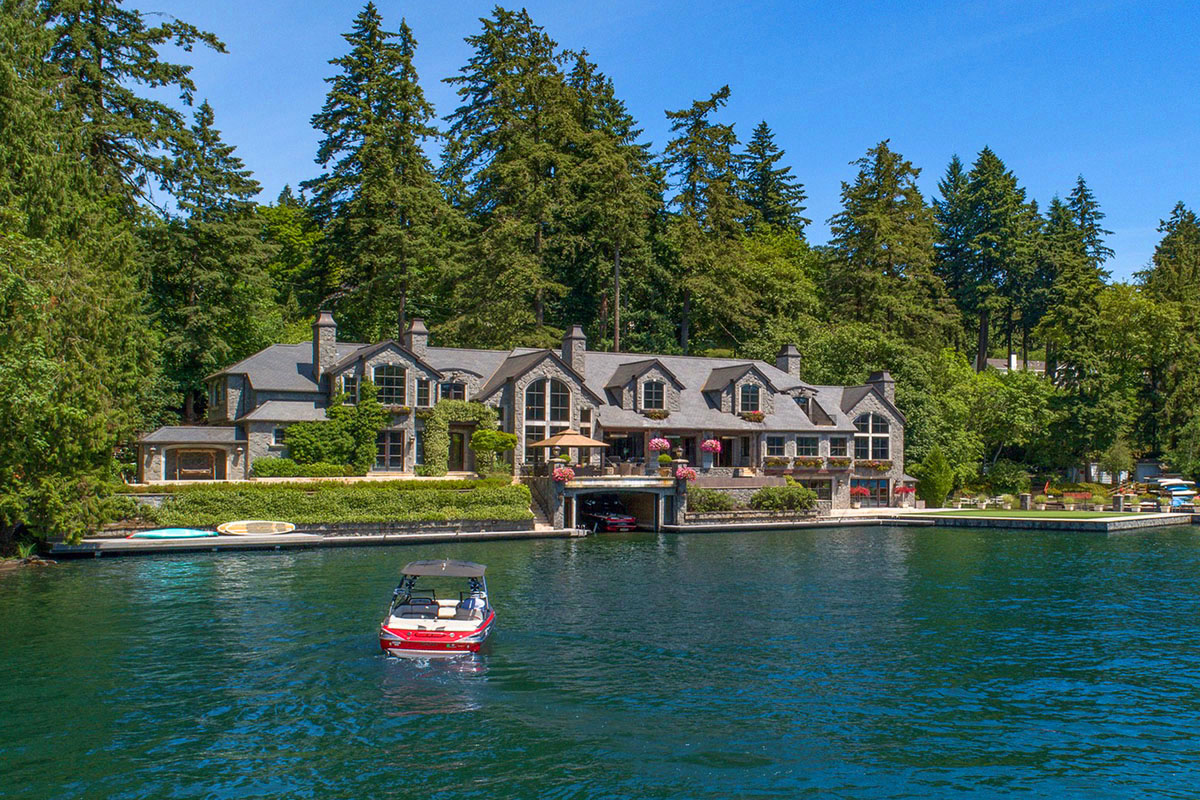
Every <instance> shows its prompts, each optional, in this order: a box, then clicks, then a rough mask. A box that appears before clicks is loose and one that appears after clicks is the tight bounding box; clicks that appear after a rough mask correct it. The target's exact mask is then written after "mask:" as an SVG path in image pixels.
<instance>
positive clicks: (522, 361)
mask: <svg viewBox="0 0 1200 800" xmlns="http://www.w3.org/2000/svg"><path fill="white" fill-rule="evenodd" d="M546 359H551V360H552V361H554V363H555V364H556V365H557V366H558V368H559V369H561V370H562V371H563V372H565V373H566V374H567V375H570V376H571V377H572V378H574V379H575V380H576V381H578V382H579V385H580V387H582V388H583V391H585V392H587V394H588V395H589V396H590V397H591V398H592V400H593V401H595V402H596V403H597V404H599V405H603V404H604V403H605V400H604V399H603V398H601V397H599V396H597V394H596V393H595V392H593V391H592V390H591V389H590V388H589V387H588V385H587V381H586V380H584V377H583V376H582V375H580V374H579V373H578V372H576V371H575V370H573V369H571V367H570V366H569V365H568V364H567V362H565V361H563V360H562V358H561V357H560V356H559V355H558V354H557V353H555V352H554V351H553V350H533V351H531V352H528V353H516V352H515V351H514V353H513V354H512V355H510V356H509V357H508V358H506V359H505V360H504V363H503V364H501V365H500V367H499V369H497V370H496V371H495V372H494V373H492V377H490V378H488V381H487V383H486V384H484V386H483V388H482V389H480V390H479V393H478V394H477V395H476V396H475V399H477V400H485V399H487V398H488V397H490V396H491V395H493V394H495V393H496V392H498V391H499V390H500V389H501V388H502V387H503V386H504V384H506V383H508V382H509V381H510V380H516V379H517V378H519V377H521V376H522V375H524V374H525V373H527V372H529V370H531V369H533V368H534V367H536V366H537V365H538V364H541V363H542V362H543V361H545V360H546Z"/></svg>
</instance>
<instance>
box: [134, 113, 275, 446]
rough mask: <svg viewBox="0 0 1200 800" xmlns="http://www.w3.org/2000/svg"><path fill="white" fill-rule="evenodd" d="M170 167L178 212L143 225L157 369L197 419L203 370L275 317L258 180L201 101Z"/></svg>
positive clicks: (263, 336) (250, 340)
mask: <svg viewBox="0 0 1200 800" xmlns="http://www.w3.org/2000/svg"><path fill="white" fill-rule="evenodd" d="M189 141H190V142H192V146H191V147H189V149H188V150H186V151H184V152H182V153H180V154H179V155H178V157H177V158H176V160H175V163H174V165H173V167H172V170H171V173H170V179H171V181H172V183H173V184H174V185H175V186H176V187H177V188H176V202H177V204H178V211H177V212H176V213H174V214H172V215H170V216H169V217H168V218H167V220H166V221H164V222H161V223H157V224H152V225H150V226H148V227H147V229H146V231H145V240H146V244H147V250H148V251H149V252H148V256H149V259H150V264H151V273H150V275H151V295H152V298H153V301H154V305H155V307H156V309H157V314H158V319H159V323H160V324H161V326H162V329H163V333H164V339H163V359H164V362H165V363H164V373H165V376H166V377H167V379H168V380H170V381H171V383H172V385H173V388H174V389H175V391H176V392H178V393H179V395H181V400H182V407H183V416H184V418H185V419H186V420H187V421H189V422H195V421H196V420H197V417H198V411H197V409H198V405H199V403H198V401H202V399H203V396H204V395H203V390H204V378H205V376H207V375H209V374H211V373H212V372H214V371H216V370H218V369H220V368H222V367H225V366H227V365H229V364H230V363H232V362H234V361H236V360H238V359H240V358H244V357H246V356H248V355H251V354H252V353H254V352H255V351H257V350H259V349H261V348H263V347H265V346H266V345H268V344H271V343H272V342H273V341H276V337H277V336H278V335H279V331H280V320H279V316H278V312H277V309H276V307H275V306H274V304H273V303H272V302H271V299H270V298H271V289H270V282H269V280H268V277H267V274H266V272H265V270H264V266H265V264H266V262H267V260H268V259H269V258H270V256H271V253H270V252H269V251H268V250H267V248H266V246H265V245H264V243H263V242H262V239H261V228H260V225H259V222H258V220H257V218H256V215H255V206H254V201H253V199H252V198H253V197H254V195H256V194H257V193H258V190H259V187H258V183H257V182H256V181H255V180H254V179H253V178H252V177H251V176H250V172H249V170H247V169H245V167H244V166H243V164H242V161H241V159H239V158H238V157H237V156H236V155H234V148H233V147H232V146H231V145H227V144H225V143H224V142H222V141H221V135H220V131H218V130H217V129H216V128H214V127H213V111H212V107H211V106H209V105H208V103H207V102H205V103H202V104H201V105H200V107H199V108H198V109H197V110H196V114H195V123H194V125H193V126H192V129H191V135H190V137H189Z"/></svg>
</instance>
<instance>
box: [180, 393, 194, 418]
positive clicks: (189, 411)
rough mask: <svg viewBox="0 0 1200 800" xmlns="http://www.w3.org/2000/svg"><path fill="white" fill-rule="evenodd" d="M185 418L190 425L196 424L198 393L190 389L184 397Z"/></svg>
mask: <svg viewBox="0 0 1200 800" xmlns="http://www.w3.org/2000/svg"><path fill="white" fill-rule="evenodd" d="M183 418H184V420H185V421H186V422H187V423H188V424H189V425H191V424H194V423H195V422H196V393H195V392H193V391H191V390H190V389H189V390H188V391H187V392H185V393H184V395H183Z"/></svg>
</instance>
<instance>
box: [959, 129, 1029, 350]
mask: <svg viewBox="0 0 1200 800" xmlns="http://www.w3.org/2000/svg"><path fill="white" fill-rule="evenodd" d="M967 206H968V208H969V214H970V217H969V219H970V222H969V228H968V231H969V238H968V241H969V245H968V247H969V258H970V263H971V269H970V273H969V281H970V283H969V284H968V285H970V286H971V287H972V289H971V291H970V293H969V296H968V298H967V302H968V309H969V311H970V313H972V314H973V315H974V316H975V317H976V318H977V319H978V339H977V347H976V354H975V364H976V369H983V368H984V366H985V365H986V363H987V357H988V355H989V354H990V351H991V342H992V323H993V321H994V319H995V318H996V317H997V316H999V317H1001V320H1002V325H1003V328H1004V330H1005V332H1006V334H1007V335H1008V340H1009V349H1010V351H1011V341H1012V331H1013V324H1014V311H1015V309H1016V306H1017V305H1018V303H1019V301H1018V300H1017V297H1018V296H1019V295H1020V293H1021V290H1022V285H1021V276H1022V275H1024V274H1028V272H1027V270H1026V269H1025V266H1026V265H1027V264H1028V259H1029V257H1030V252H1029V246H1030V245H1031V244H1032V239H1031V236H1032V233H1033V231H1034V229H1035V227H1036V226H1035V220H1034V217H1033V215H1032V214H1031V209H1030V207H1029V205H1027V204H1026V202H1025V190H1024V189H1022V188H1021V187H1020V186H1019V185H1018V184H1017V178H1016V176H1015V175H1013V173H1012V172H1011V171H1010V170H1009V169H1008V167H1006V166H1005V165H1004V162H1003V161H1001V160H1000V158H999V157H998V156H997V155H996V154H995V153H994V152H993V151H992V150H991V148H988V147H985V148H983V150H981V151H980V153H979V156H978V157H977V158H976V159H975V163H974V164H973V165H972V166H971V171H970V173H969V174H968V180H967Z"/></svg>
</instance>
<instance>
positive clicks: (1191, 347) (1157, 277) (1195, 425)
mask: <svg viewBox="0 0 1200 800" xmlns="http://www.w3.org/2000/svg"><path fill="white" fill-rule="evenodd" d="M1158 230H1159V232H1160V233H1161V234H1162V239H1161V240H1159V243H1158V246H1157V247H1156V248H1155V250H1154V255H1153V257H1152V258H1151V262H1150V267H1149V268H1148V269H1147V270H1144V271H1143V272H1141V273H1139V274H1138V276H1137V277H1138V278H1139V280H1140V281H1141V282H1142V285H1143V286H1144V287H1145V291H1146V293H1147V294H1148V295H1149V296H1150V297H1152V298H1154V299H1155V300H1157V301H1158V302H1159V303H1160V304H1162V305H1164V306H1165V307H1167V308H1169V309H1170V310H1171V311H1172V312H1173V313H1174V314H1175V315H1176V316H1177V318H1178V320H1179V331H1180V335H1179V337H1178V340H1177V342H1175V344H1174V347H1173V348H1172V351H1171V354H1170V357H1169V358H1168V359H1166V360H1165V364H1164V365H1163V367H1162V368H1161V369H1160V370H1159V371H1158V372H1159V382H1160V385H1161V390H1162V391H1161V393H1160V394H1161V400H1162V409H1161V411H1160V412H1159V416H1160V423H1159V424H1160V427H1161V429H1162V434H1161V437H1162V442H1163V445H1164V448H1163V451H1164V454H1165V455H1166V457H1167V460H1168V461H1169V462H1170V464H1171V466H1172V467H1173V468H1174V469H1176V470H1179V471H1182V472H1187V473H1191V474H1196V473H1200V369H1198V368H1197V365H1200V303H1197V300H1196V298H1197V297H1198V296H1200V219H1198V218H1197V216H1196V213H1195V212H1194V211H1192V210H1191V209H1189V208H1188V207H1187V206H1185V205H1184V204H1183V203H1177V204H1176V205H1175V207H1174V208H1173V209H1172V210H1171V215H1170V216H1169V217H1168V218H1167V219H1165V220H1163V221H1162V222H1161V223H1160V224H1159V227H1158ZM1152 374H1153V373H1152Z"/></svg>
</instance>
